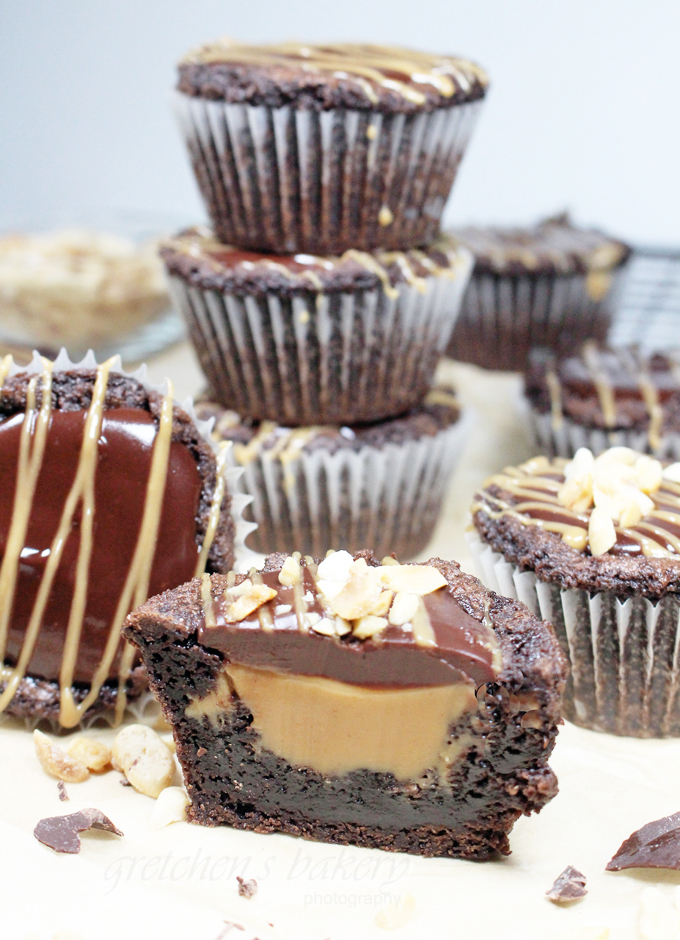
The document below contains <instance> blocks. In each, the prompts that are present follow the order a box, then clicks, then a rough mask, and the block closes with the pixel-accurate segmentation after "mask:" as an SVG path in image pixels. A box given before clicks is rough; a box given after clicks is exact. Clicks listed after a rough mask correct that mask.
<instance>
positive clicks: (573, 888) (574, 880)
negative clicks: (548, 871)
mask: <svg viewBox="0 0 680 940" xmlns="http://www.w3.org/2000/svg"><path fill="white" fill-rule="evenodd" d="M545 893H546V897H547V898H548V899H549V900H550V901H555V903H557V904H564V903H565V902H567V901H578V899H579V898H583V897H585V896H586V894H588V889H587V888H586V876H585V875H582V874H581V872H580V871H578V869H576V868H574V867H573V866H572V865H567V867H566V868H565V869H564V871H563V872H562V874H561V875H558V877H557V878H556V879H555V883H554V884H553V886H552V888H551V889H550V890H549V891H546V892H545Z"/></svg>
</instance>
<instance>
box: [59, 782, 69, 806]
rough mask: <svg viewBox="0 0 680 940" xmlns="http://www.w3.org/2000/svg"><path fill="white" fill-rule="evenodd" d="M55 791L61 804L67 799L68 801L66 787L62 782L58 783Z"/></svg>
mask: <svg viewBox="0 0 680 940" xmlns="http://www.w3.org/2000/svg"><path fill="white" fill-rule="evenodd" d="M57 790H58V791H59V799H60V800H61V802H62V803H65V802H66V801H67V800H68V799H70V797H69V795H68V793H67V792H66V786H65V785H64V781H63V780H59V781H58V783H57Z"/></svg>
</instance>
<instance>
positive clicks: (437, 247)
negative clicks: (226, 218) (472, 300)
mask: <svg viewBox="0 0 680 940" xmlns="http://www.w3.org/2000/svg"><path fill="white" fill-rule="evenodd" d="M161 255H162V256H163V260H164V261H165V264H166V267H167V269H168V272H169V273H170V274H176V275H178V276H180V277H182V278H183V279H185V280H188V281H189V282H190V283H191V284H193V285H194V286H196V287H201V288H203V289H208V290H210V289H217V290H224V291H228V292H229V293H234V294H265V293H272V292H273V293H277V294H282V295H285V296H289V295H291V294H300V293H309V292H310V291H311V292H314V293H319V292H321V291H325V292H336V291H353V290H360V289H361V290H367V289H372V288H376V287H382V288H383V290H384V291H385V292H386V293H387V294H388V295H394V296H396V290H395V289H396V286H397V285H398V284H400V283H406V284H412V285H413V286H415V287H416V288H417V289H419V290H424V288H425V286H426V283H427V281H428V279H430V278H436V277H444V278H449V279H454V278H456V277H458V276H465V275H467V272H468V269H469V268H468V266H469V264H470V263H471V262H470V255H469V253H468V251H467V250H466V249H464V248H461V246H460V245H459V244H458V243H457V242H456V241H455V240H454V239H453V238H450V237H449V236H446V235H442V236H440V238H439V239H438V240H437V241H435V242H434V243H433V244H431V245H429V246H428V248H427V249H423V250H420V249H413V250H411V251H372V252H366V251H357V250H355V249H350V250H349V251H346V252H345V253H344V254H343V255H341V256H339V257H331V256H328V257H319V256H316V255H305V254H296V255H272V254H262V253H260V252H255V251H243V250H242V249H240V248H234V247H232V246H230V245H222V244H221V243H220V242H218V241H216V240H215V239H214V238H213V236H212V233H211V232H210V231H209V230H208V229H205V228H201V227H199V228H193V229H188V230H186V231H184V232H180V234H179V235H177V236H176V237H175V238H172V239H168V240H167V241H166V242H165V243H164V244H163V245H162V247H161Z"/></svg>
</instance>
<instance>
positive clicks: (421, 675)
mask: <svg viewBox="0 0 680 940" xmlns="http://www.w3.org/2000/svg"><path fill="white" fill-rule="evenodd" d="M124 632H125V636H126V637H127V638H128V639H130V640H132V641H133V642H134V643H136V644H137V645H138V646H139V648H140V650H141V654H142V658H143V660H144V662H145V663H146V665H147V669H148V670H149V675H150V682H151V685H152V688H153V690H154V692H155V693H156V695H157V697H158V698H159V700H160V702H161V705H162V707H163V710H164V713H165V715H166V717H167V719H168V720H169V721H170V722H171V723H172V725H173V731H174V735H175V741H176V743H177V755H178V757H179V760H180V762H181V764H182V768H183V772H184V779H185V782H186V785H187V791H188V793H189V796H190V798H191V806H190V808H189V817H190V819H191V820H192V821H194V822H198V823H202V824H204V825H213V826H214V825H218V824H222V823H224V824H228V825H231V826H235V827H237V828H240V829H254V830H255V831H257V832H284V833H289V834H291V835H299V836H303V837H305V838H309V839H315V840H318V841H323V842H337V843H341V844H355V845H363V846H368V847H377V848H382V849H387V850H389V851H401V852H411V853H415V854H419V855H448V856H453V857H460V858H474V859H487V858H491V857H492V856H493V855H494V854H495V853H496V852H502V853H505V854H507V853H508V852H509V843H508V832H509V831H510V829H511V828H512V826H513V824H514V822H515V820H516V819H517V818H518V817H519V816H520V815H521V814H522V813H524V814H529V813H531V812H534V811H538V810H540V809H541V807H542V806H544V805H545V803H546V802H548V800H550V799H551V798H552V796H554V794H555V793H556V789H557V788H556V780H555V776H554V774H553V772H552V771H551V769H550V768H549V766H548V763H547V759H548V757H549V755H550V752H551V750H552V747H553V743H554V739H555V735H556V733H557V725H558V723H559V705H560V695H561V692H562V688H563V685H564V678H565V673H566V664H565V660H564V657H563V655H562V653H561V651H560V648H559V644H558V642H557V640H556V638H555V635H554V633H553V631H552V628H551V627H550V626H549V625H548V624H546V623H542V622H541V621H539V620H537V619H536V618H535V617H534V616H533V615H532V614H531V613H530V612H529V611H528V610H527V608H526V607H524V606H523V605H522V604H518V603H516V602H514V601H510V600H507V599H506V598H502V597H498V596H496V595H495V594H492V593H490V592H489V591H486V590H485V589H484V588H483V587H482V585H481V584H480V582H479V581H477V579H476V578H473V577H471V576H469V575H465V574H462V573H461V571H460V568H459V566H458V565H457V564H456V563H455V562H446V561H441V560H440V559H432V560H431V561H429V562H427V563H426V564H424V565H400V564H399V563H398V562H396V560H395V559H394V558H393V557H388V558H385V559H384V560H383V563H382V564H380V563H379V562H378V561H377V559H376V558H375V556H374V555H373V554H372V553H370V552H359V553H357V554H355V555H354V556H352V555H350V554H349V553H347V552H344V551H340V552H335V553H332V552H331V553H329V554H328V556H327V557H326V558H325V559H324V561H322V562H321V563H317V562H315V561H313V560H312V559H311V558H309V557H307V558H305V559H304V560H303V559H301V557H300V556H299V554H297V553H296V554H295V555H292V556H290V555H288V556H286V555H283V554H280V555H272V556H270V557H269V558H268V559H267V562H266V565H265V567H264V568H263V569H262V571H261V572H258V571H256V570H254V569H253V570H252V571H251V572H250V574H249V575H248V576H247V577H244V576H235V575H233V574H230V575H228V576H226V577H225V576H221V575H214V576H207V575H206V576H205V577H204V578H203V579H202V580H200V579H194V580H193V581H191V582H189V583H188V584H185V585H183V586H182V587H180V588H177V589H175V590H174V591H169V592H166V593H165V594H162V595H159V596H158V597H155V598H152V599H151V600H149V601H148V602H147V603H146V604H144V605H143V606H142V607H140V608H138V609H137V610H136V611H134V612H133V613H132V614H131V615H130V616H129V617H128V620H127V622H126V627H125V631H124Z"/></svg>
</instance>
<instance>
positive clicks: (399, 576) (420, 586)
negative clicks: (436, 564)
mask: <svg viewBox="0 0 680 940" xmlns="http://www.w3.org/2000/svg"><path fill="white" fill-rule="evenodd" d="M377 570H378V571H379V572H380V576H381V578H382V582H383V584H384V585H385V586H386V587H388V588H389V589H390V590H391V591H395V592H396V591H406V592H408V593H409V594H420V595H421V596H422V595H423V594H431V593H432V591H438V590H439V588H442V587H446V585H447V580H446V578H445V577H444V575H443V574H442V573H441V572H440V571H438V570H437V568H433V567H432V566H431V565H389V566H388V567H386V568H378V569H377Z"/></svg>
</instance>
